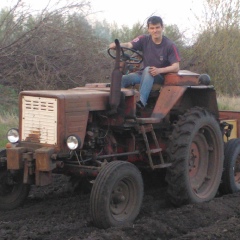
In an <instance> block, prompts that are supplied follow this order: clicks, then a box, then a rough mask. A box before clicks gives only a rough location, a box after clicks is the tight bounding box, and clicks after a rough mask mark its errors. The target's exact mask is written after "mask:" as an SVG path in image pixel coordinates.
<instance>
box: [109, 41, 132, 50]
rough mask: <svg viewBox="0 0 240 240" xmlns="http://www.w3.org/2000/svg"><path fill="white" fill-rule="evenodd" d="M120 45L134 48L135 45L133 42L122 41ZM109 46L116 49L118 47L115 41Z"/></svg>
mask: <svg viewBox="0 0 240 240" xmlns="http://www.w3.org/2000/svg"><path fill="white" fill-rule="evenodd" d="M120 46H121V47H126V48H133V45H132V43H131V42H126V43H120ZM109 48H112V49H115V48H116V44H115V43H114V42H113V43H110V44H109Z"/></svg>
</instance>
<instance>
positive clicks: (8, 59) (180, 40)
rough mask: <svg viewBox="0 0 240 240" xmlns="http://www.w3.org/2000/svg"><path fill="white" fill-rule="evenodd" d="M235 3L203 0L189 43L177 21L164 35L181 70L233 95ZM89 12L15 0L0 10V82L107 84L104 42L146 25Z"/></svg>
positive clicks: (237, 53) (81, 5)
mask: <svg viewBox="0 0 240 240" xmlns="http://www.w3.org/2000/svg"><path fill="white" fill-rule="evenodd" d="M239 1H240V0H230V1H229V0H203V4H205V12H204V13H203V15H204V18H203V17H201V18H199V19H198V22H199V25H198V27H199V33H198V35H197V37H196V38H195V39H192V41H191V44H188V43H186V39H185V36H184V33H181V32H180V31H179V28H178V26H177V25H169V26H165V35H166V36H167V37H169V38H171V39H172V40H173V41H175V43H176V44H177V46H178V48H179V50H180V54H181V57H182V61H181V68H182V69H186V70H190V71H194V72H198V73H207V74H209V75H210V76H211V79H212V84H213V85H214V86H215V88H216V89H217V91H218V92H219V93H222V94H228V95H238V94H239V88H240V83H239V76H240V66H239V62H240V43H239V42H240V29H239V16H240V14H239V13H240V12H239V9H240V2H239ZM59 3H61V0H59ZM56 4H57V3H56ZM93 14H94V13H92V12H91V5H90V3H89V2H87V1H81V2H79V1H72V2H71V3H68V4H65V5H59V7H58V6H57V5H56V6H55V7H54V8H48V7H47V6H46V8H45V9H43V10H41V11H40V12H38V13H34V12H32V11H31V9H29V8H28V7H27V6H26V5H24V1H22V0H17V1H15V5H13V6H12V7H9V8H3V9H1V11H0V84H1V85H3V86H10V87H11V88H13V89H14V90H15V91H16V92H20V91H22V90H30V89H67V88H72V87H77V86H83V85H84V84H85V83H87V82H88V83H89V82H109V81H110V79H109V77H110V76H111V71H112V68H113V60H112V59H111V58H110V57H109V56H108V54H107V49H108V45H109V43H110V42H112V41H114V39H116V38H118V39H119V40H120V41H121V42H125V41H129V40H131V39H133V38H134V37H136V36H138V35H140V34H143V33H146V32H147V29H146V24H144V23H140V22H137V23H136V24H134V25H133V26H132V27H131V28H130V27H128V26H121V27H119V26H118V25H117V24H115V23H113V24H110V23H108V22H106V21H105V20H104V21H95V22H93V21H92V20H91V18H90V16H92V15H93ZM196 17H197V16H196Z"/></svg>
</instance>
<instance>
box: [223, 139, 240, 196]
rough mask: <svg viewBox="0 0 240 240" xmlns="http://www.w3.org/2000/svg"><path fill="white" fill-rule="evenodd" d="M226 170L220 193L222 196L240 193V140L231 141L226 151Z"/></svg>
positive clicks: (227, 144)
mask: <svg viewBox="0 0 240 240" xmlns="http://www.w3.org/2000/svg"><path fill="white" fill-rule="evenodd" d="M224 151H225V153H224V170H223V175H222V183H221V185H220V188H219V190H220V192H221V193H222V194H228V193H235V192H238V191H240V139H239V138H237V139H231V140H229V141H228V142H227V143H226V145H225V149H224Z"/></svg>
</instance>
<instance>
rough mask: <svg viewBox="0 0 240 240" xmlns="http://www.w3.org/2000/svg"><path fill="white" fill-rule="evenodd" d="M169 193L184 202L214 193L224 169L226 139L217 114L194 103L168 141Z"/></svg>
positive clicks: (177, 202) (176, 202)
mask: <svg viewBox="0 0 240 240" xmlns="http://www.w3.org/2000/svg"><path fill="white" fill-rule="evenodd" d="M168 152H169V156H170V159H171V161H172V166H171V167H170V168H168V170H167V176H166V180H167V182H168V196H169V199H170V201H171V202H172V203H173V204H174V205H176V206H181V205H183V204H188V203H199V202H204V201H209V200H211V199H212V198H214V197H215V195H216V193H217V191H218V188H219V184H220V181H221V175H222V170H223V139H222V133H221V130H220V127H219V124H218V122H217V120H216V119H215V117H214V116H213V115H212V114H210V113H209V112H208V111H206V110H205V109H202V108H199V107H195V108H192V109H191V110H189V111H188V112H187V113H185V114H184V115H183V116H182V117H180V120H179V121H178V122H177V124H176V126H175V128H174V130H173V133H172V137H171V140H170V144H169V149H168Z"/></svg>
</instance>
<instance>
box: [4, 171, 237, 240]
mask: <svg viewBox="0 0 240 240" xmlns="http://www.w3.org/2000/svg"><path fill="white" fill-rule="evenodd" d="M70 190H71V189H70V188H69V184H68V179H67V178H66V177H64V176H55V180H54V183H53V184H52V185H50V186H47V187H32V190H31V192H30V195H29V197H28V199H27V200H26V202H25V205H24V206H23V207H20V208H18V209H15V210H11V211H2V212H0V239H1V240H2V239H11V240H12V239H39V240H40V239H68V240H70V239H71V240H77V239H88V240H106V239H109V240H123V239H124V240H130V239H134V240H140V239H143V240H160V239H177V240H179V239H184V240H186V239H189V240H190V239H191V240H193V239H202V240H206V239H211V240H212V239H224V240H226V239H229V240H232V239H240V193H237V194H230V195H225V196H216V198H214V199H213V200H212V201H210V202H205V203H201V204H194V205H185V206H182V207H179V208H175V207H173V206H172V205H170V204H169V203H168V202H167V200H166V186H164V185H162V186H155V187H149V186H145V194H144V200H143V205H142V209H141V212H140V214H139V216H138V217H137V219H136V220H135V222H134V224H131V225H127V226H124V227H114V228H109V229H106V230H104V229H98V228H96V227H95V226H94V225H93V224H92V222H91V219H90V216H89V197H90V194H89V193H87V194H83V193H76V192H72V191H70Z"/></svg>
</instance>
